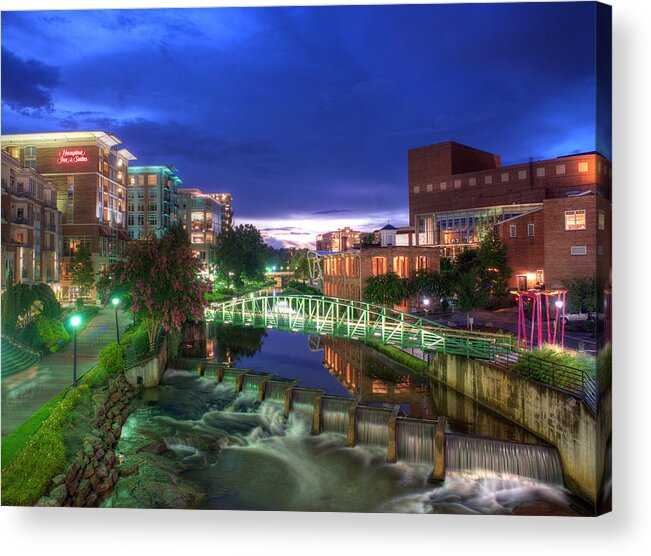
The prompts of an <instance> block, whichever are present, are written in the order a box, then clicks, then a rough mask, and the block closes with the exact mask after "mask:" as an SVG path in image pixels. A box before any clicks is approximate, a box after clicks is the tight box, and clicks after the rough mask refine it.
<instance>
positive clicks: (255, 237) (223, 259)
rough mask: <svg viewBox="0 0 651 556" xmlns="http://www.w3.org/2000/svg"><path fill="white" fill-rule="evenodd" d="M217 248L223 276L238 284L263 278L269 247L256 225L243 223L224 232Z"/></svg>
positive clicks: (219, 238) (219, 265)
mask: <svg viewBox="0 0 651 556" xmlns="http://www.w3.org/2000/svg"><path fill="white" fill-rule="evenodd" d="M215 250H216V255H217V267H218V270H219V274H220V275H221V276H222V277H223V278H226V279H229V280H230V279H232V280H233V281H234V282H235V284H237V285H238V286H240V285H242V283H243V281H244V280H260V279H262V278H263V275H264V274H263V273H264V263H265V255H266V253H267V247H266V245H265V243H264V241H263V239H262V235H261V234H260V232H259V231H258V229H257V228H256V227H255V226H252V225H251V224H241V225H239V226H236V227H234V228H233V229H231V230H227V231H226V232H222V233H221V234H219V236H218V238H217V246H216V249H215Z"/></svg>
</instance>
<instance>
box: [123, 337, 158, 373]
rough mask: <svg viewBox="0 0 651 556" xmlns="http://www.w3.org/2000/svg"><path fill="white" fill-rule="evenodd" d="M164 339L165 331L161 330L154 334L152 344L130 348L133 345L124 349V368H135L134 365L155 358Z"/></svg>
mask: <svg viewBox="0 0 651 556" xmlns="http://www.w3.org/2000/svg"><path fill="white" fill-rule="evenodd" d="M164 338H165V330H163V329H162V328H161V329H160V330H159V332H158V334H156V337H155V338H154V341H153V342H149V343H148V344H147V345H144V346H140V347H139V348H137V349H134V348H132V346H133V344H130V345H129V346H128V347H127V349H125V353H124V363H125V365H124V366H125V368H126V369H130V368H131V367H135V366H136V365H139V364H140V363H142V362H144V361H147V360H148V359H151V358H152V357H154V356H156V354H157V353H158V351H159V350H160V347H161V345H162V344H163V340H164Z"/></svg>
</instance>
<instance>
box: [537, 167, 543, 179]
mask: <svg viewBox="0 0 651 556" xmlns="http://www.w3.org/2000/svg"><path fill="white" fill-rule="evenodd" d="M536 177H537V178H544V177H545V167H544V166H543V167H542V168H536Z"/></svg>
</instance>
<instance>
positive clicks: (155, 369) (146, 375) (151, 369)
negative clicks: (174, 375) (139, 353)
mask: <svg viewBox="0 0 651 556" xmlns="http://www.w3.org/2000/svg"><path fill="white" fill-rule="evenodd" d="M166 368H167V336H166V337H165V338H164V339H163V343H162V344H161V347H160V349H159V350H158V354H157V355H156V356H155V357H152V358H151V359H149V360H147V361H144V362H143V363H142V364H140V365H136V366H135V367H131V368H130V369H127V370H126V371H125V372H124V376H126V377H127V380H128V381H129V384H131V385H132V386H137V385H138V377H142V383H143V386H144V387H145V388H152V387H154V386H158V384H159V383H160V381H161V379H162V378H163V373H164V372H165V369H166Z"/></svg>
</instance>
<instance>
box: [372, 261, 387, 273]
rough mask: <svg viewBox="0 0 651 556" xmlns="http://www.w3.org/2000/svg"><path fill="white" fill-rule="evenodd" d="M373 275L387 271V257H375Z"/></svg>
mask: <svg viewBox="0 0 651 556" xmlns="http://www.w3.org/2000/svg"><path fill="white" fill-rule="evenodd" d="M371 263H372V267H373V276H380V275H382V274H386V273H387V259H386V257H373V259H372V261H371Z"/></svg>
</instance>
